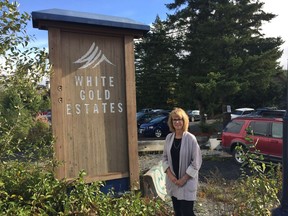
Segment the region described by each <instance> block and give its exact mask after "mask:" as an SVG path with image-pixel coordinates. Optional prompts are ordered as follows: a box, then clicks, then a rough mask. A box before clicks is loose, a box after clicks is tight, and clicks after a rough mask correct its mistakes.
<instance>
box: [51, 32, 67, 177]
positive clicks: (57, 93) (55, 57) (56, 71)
mask: <svg viewBox="0 0 288 216" xmlns="http://www.w3.org/2000/svg"><path fill="white" fill-rule="evenodd" d="M60 35H61V34H60V29H58V28H49V31H48V41H49V57H50V62H51V64H52V72H51V74H50V87H51V111H52V130H53V135H54V136H55V143H54V150H55V154H56V157H57V160H58V162H60V163H61V164H60V166H58V167H57V168H56V170H55V174H56V177H57V178H59V179H62V178H64V177H65V170H66V169H65V167H66V164H65V162H64V161H65V158H66V152H67V147H66V145H65V144H66V142H65V141H64V137H63V135H62V133H61V132H62V130H63V128H62V127H63V113H62V112H63V110H62V109H61V105H62V104H61V103H62V98H63V96H62V90H63V89H62V87H63V84H62V68H61V48H60V47H61V46H60V44H61V36H60ZM63 162H64V163H63Z"/></svg>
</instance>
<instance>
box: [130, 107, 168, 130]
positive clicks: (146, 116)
mask: <svg viewBox="0 0 288 216" xmlns="http://www.w3.org/2000/svg"><path fill="white" fill-rule="evenodd" d="M158 116H164V115H162V114H159V113H156V112H152V111H151V112H137V114H136V118H137V128H139V126H140V125H141V124H143V123H147V122H149V121H151V120H152V119H154V118H156V117H158Z"/></svg>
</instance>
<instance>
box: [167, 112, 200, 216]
mask: <svg viewBox="0 0 288 216" xmlns="http://www.w3.org/2000/svg"><path fill="white" fill-rule="evenodd" d="M168 125H169V128H170V131H171V132H172V133H170V134H168V135H167V137H166V140H165V146H164V151H163V159H162V164H163V169H164V172H165V173H166V190H167V194H168V195H170V196H171V198H172V203H173V209H174V212H175V215H176V216H190V215H191V216H194V215H195V214H194V211H193V206H194V201H195V200H196V195H197V186H198V171H199V169H200V167H201V164H202V155H201V150H200V147H199V145H198V142H197V140H196V137H195V136H194V135H193V134H191V133H190V132H188V127H189V119H188V116H187V114H186V112H185V111H184V110H183V109H181V108H175V109H174V110H172V111H171V113H170V115H169V119H168Z"/></svg>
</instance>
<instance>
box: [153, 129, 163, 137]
mask: <svg viewBox="0 0 288 216" xmlns="http://www.w3.org/2000/svg"><path fill="white" fill-rule="evenodd" d="M154 135H155V137H157V138H160V137H161V136H162V131H161V130H160V129H156V130H155V132H154Z"/></svg>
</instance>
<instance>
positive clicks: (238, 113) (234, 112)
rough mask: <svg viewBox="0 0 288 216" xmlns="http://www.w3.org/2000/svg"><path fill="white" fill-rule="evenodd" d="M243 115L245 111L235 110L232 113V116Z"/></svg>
mask: <svg viewBox="0 0 288 216" xmlns="http://www.w3.org/2000/svg"><path fill="white" fill-rule="evenodd" d="M242 113H243V111H239V110H234V111H233V112H232V114H235V115H241V114H242Z"/></svg>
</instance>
